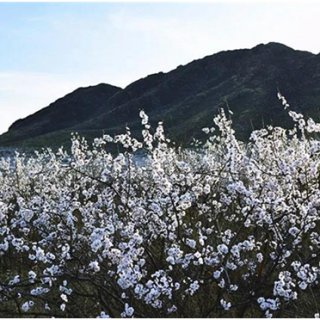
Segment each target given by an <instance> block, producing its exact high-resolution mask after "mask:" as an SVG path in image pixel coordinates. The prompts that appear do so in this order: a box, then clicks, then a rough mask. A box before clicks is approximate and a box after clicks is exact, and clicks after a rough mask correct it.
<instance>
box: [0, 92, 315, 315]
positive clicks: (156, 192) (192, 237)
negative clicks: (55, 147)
mask: <svg viewBox="0 0 320 320" xmlns="http://www.w3.org/2000/svg"><path fill="white" fill-rule="evenodd" d="M279 98H280V99H281V101H282V103H283V105H284V108H285V109H287V110H288V117H291V118H292V122H293V127H292V128H291V129H290V130H286V129H283V128H279V127H272V126H268V127H267V128H264V129H262V130H258V131H254V132H252V134H251V138H250V141H249V142H248V143H244V142H241V141H239V140H237V138H236V136H235V132H234V130H233V129H232V121H231V116H232V113H231V112H230V111H228V113H226V112H225V111H224V110H221V112H220V113H219V114H218V115H217V116H216V117H215V118H214V121H213V124H212V128H204V129H203V132H204V134H205V135H206V137H207V141H206V142H205V143H204V144H203V146H202V147H196V148H195V147H194V148H189V149H181V148H177V147H175V145H174V144H173V143H171V142H170V140H169V139H167V138H166V137H165V135H164V128H163V124H162V123H159V125H158V127H157V128H156V129H154V130H153V129H152V128H151V126H150V124H149V119H148V116H147V115H146V113H145V112H144V111H141V112H140V117H141V119H142V128H143V129H142V140H141V141H139V140H137V139H136V138H134V137H132V136H131V132H130V129H129V128H126V130H125V133H124V134H121V135H117V136H114V137H111V136H109V135H104V136H102V137H101V138H97V139H95V140H94V142H93V144H92V146H91V145H89V144H88V143H87V142H86V141H85V140H84V139H81V138H80V137H78V136H77V135H73V138H72V148H71V153H70V154H69V153H68V152H66V151H64V150H63V149H62V148H61V149H59V151H58V152H56V153H55V152H53V151H52V150H46V151H42V152H37V153H36V154H35V156H33V157H29V156H26V155H23V154H16V156H15V159H13V160H14V161H13V163H14V165H13V166H12V159H11V160H10V159H1V161H0V268H1V271H0V316H2V317H3V316H4V317H24V316H25V317H34V316H40V317H97V318H108V317H295V316H298V317H313V316H315V317H319V313H320V310H319V302H318V298H317V297H318V293H317V292H318V291H319V289H320V288H319V286H320V285H319V277H320V265H319V262H320V215H319V213H320V166H319V164H320V142H319V141H318V140H317V133H319V132H320V124H318V123H315V122H314V121H313V120H312V119H305V118H304V116H303V115H302V114H299V113H296V112H294V111H292V110H291V109H290V106H289V105H288V103H287V101H286V100H285V99H284V97H282V95H281V94H279ZM199 129H200V130H201V128H199ZM200 130H199V131H200ZM114 145H117V146H118V150H119V152H118V153H117V154H114V153H111V152H110V150H111V149H112V148H111V147H112V146H113V147H114ZM196 145H197V146H198V145H199V142H197V143H196ZM112 150H114V148H113V149H112ZM138 157H141V158H142V159H143V161H140V162H139V161H138V160H137V159H138Z"/></svg>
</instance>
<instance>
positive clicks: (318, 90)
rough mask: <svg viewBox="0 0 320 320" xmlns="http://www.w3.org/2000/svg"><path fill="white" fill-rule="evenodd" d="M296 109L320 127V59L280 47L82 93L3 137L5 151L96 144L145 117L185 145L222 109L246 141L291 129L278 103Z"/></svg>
mask: <svg viewBox="0 0 320 320" xmlns="http://www.w3.org/2000/svg"><path fill="white" fill-rule="evenodd" d="M278 90H280V92H281V93H282V94H283V95H284V96H285V97H286V99H287V100H288V101H289V103H290V104H291V107H292V109H293V110H295V111H298V112H303V113H304V114H305V115H306V116H312V117H314V118H315V120H320V112H319V111H320V55H315V54H312V53H310V52H305V51H298V50H294V49H292V48H289V47H287V46H285V45H283V44H279V43H274V42H271V43H268V44H260V45H258V46H256V47H254V48H252V49H240V50H232V51H222V52H219V53H217V54H214V55H211V56H207V57H205V58H203V59H199V60H195V61H192V62H191V63H189V64H187V65H185V66H179V67H178V68H176V69H175V70H172V71H170V72H168V73H162V72H160V73H157V74H153V75H150V76H148V77H146V78H143V79H140V80H138V81H136V82H133V83H132V84H130V85H129V86H127V87H126V88H125V89H120V88H117V87H114V86H110V85H106V84H100V85H98V86H92V87H88V88H80V89H77V90H76V91H74V92H72V93H70V94H69V95H67V96H65V97H64V98H61V99H59V100H57V101H56V102H54V103H52V104H51V105H49V106H48V107H46V108H44V109H42V110H40V111H38V112H37V113H35V114H33V115H31V116H29V117H27V118H25V119H21V120H18V121H16V122H15V123H14V124H12V126H11V127H10V128H9V131H8V132H6V133H4V134H3V135H1V136H0V146H9V145H15V146H27V147H41V146H47V145H50V146H58V145H59V144H67V143H68V141H69V140H70V133H71V132H79V133H80V134H81V135H84V136H86V137H87V138H89V139H92V138H93V137H95V136H100V135H101V134H102V132H107V133H109V134H115V133H120V132H124V128H125V126H126V125H128V126H129V127H130V128H131V130H132V132H133V134H134V135H139V132H140V131H141V126H140V118H139V110H141V109H144V110H145V111H146V113H147V114H148V115H149V118H150V120H151V123H153V124H156V122H157V121H159V120H163V121H164V126H165V130H166V132H167V133H168V135H169V136H170V137H171V138H173V139H175V140H177V141H178V142H179V143H182V144H185V143H188V142H190V140H191V138H192V137H197V138H201V137H202V136H203V135H202V132H201V128H202V127H207V126H211V124H212V118H213V117H214V116H215V115H216V114H217V112H218V110H219V108H221V107H224V108H225V107H226V106H227V105H228V106H229V108H230V109H231V110H232V111H233V113H234V114H233V122H234V126H235V129H236V132H237V135H238V137H239V138H240V139H243V140H245V139H247V138H248V135H249V133H250V131H251V130H252V128H254V129H257V128H261V127H263V126H265V125H268V124H274V125H281V126H285V127H286V126H288V125H289V123H291V122H290V118H289V117H288V115H287V113H286V112H285V111H284V110H283V107H282V105H281V103H280V102H279V100H278V98H277V92H278Z"/></svg>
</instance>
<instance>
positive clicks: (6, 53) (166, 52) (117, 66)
mask: <svg viewBox="0 0 320 320" xmlns="http://www.w3.org/2000/svg"><path fill="white" fill-rule="evenodd" d="M319 17H320V1H319V4H317V3H316V2H307V1H299V2H291V1H285V2H281V1H276V2H275V1H265V2H256V3H253V2H242V1H236V2H232V1H228V2H226V1H221V2H212V3H199V2H198V3H119V2H118V3H110V2H109V3H0V111H1V116H0V133H1V132H4V131H6V130H7V129H8V127H9V125H10V124H11V123H12V122H13V121H15V120H17V119H19V118H22V117H25V116H27V115H29V114H31V113H33V112H35V111H37V110H39V109H41V108H43V107H45V106H47V105H48V104H49V103H51V102H53V101H55V100H56V99H58V98H60V97H62V96H64V95H65V94H67V93H69V92H71V91H73V90H74V89H76V88H77V87H79V86H88V85H95V84H98V83H101V82H104V83H109V84H113V85H117V86H121V87H125V86H126V85H128V84H129V83H131V82H133V81H135V80H138V79H139V78H141V77H145V76H147V75H148V74H152V73H155V72H159V71H169V70H171V69H174V68H176V67H177V66H178V65H181V64H186V63H188V62H190V61H192V60H194V59H199V58H202V57H204V56H206V55H211V54H213V53H216V52H219V51H222V50H229V49H239V48H251V47H253V46H255V45H257V44H259V43H268V42H270V41H276V42H281V43H283V44H286V45H288V46H290V47H293V48H294V49H300V50H307V51H311V52H313V53H315V54H318V53H319V52H320V41H319V36H318V32H319V30H320V18H319Z"/></svg>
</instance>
